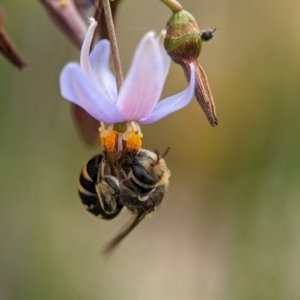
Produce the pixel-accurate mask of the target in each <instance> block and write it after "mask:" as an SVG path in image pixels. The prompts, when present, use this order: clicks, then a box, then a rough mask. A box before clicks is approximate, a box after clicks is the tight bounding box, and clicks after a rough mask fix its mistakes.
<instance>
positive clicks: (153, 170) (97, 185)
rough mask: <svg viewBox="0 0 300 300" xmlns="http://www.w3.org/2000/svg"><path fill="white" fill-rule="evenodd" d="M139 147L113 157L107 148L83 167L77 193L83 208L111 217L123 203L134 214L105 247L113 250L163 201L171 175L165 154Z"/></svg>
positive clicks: (104, 216) (102, 216) (105, 217)
mask: <svg viewBox="0 0 300 300" xmlns="http://www.w3.org/2000/svg"><path fill="white" fill-rule="evenodd" d="M168 151H169V148H168V149H167V150H166V151H165V153H164V154H163V155H159V153H158V152H157V151H154V152H152V151H149V150H146V149H140V150H139V151H138V152H127V153H126V154H124V155H121V157H120V158H119V159H117V160H115V161H114V160H112V159H111V158H110V156H109V153H108V152H107V151H105V150H104V151H103V152H102V154H98V155H96V156H94V157H93V158H91V159H90V160H89V161H88V163H87V164H86V165H85V166H84V168H83V170H82V172H81V174H80V178H79V187H78V192H79V196H80V198H81V201H82V203H83V204H84V206H85V207H86V209H87V210H88V211H89V212H90V213H92V214H94V215H95V216H97V217H100V218H103V219H107V220H110V219H113V218H114V217H116V216H117V215H118V214H119V212H120V211H121V209H122V208H123V207H124V206H125V207H127V208H128V209H129V210H130V211H131V212H133V213H134V214H135V217H134V219H133V221H132V222H131V223H130V224H129V225H128V226H127V227H125V228H124V230H123V231H122V232H121V233H120V234H119V235H117V236H116V237H115V238H114V239H113V240H112V241H111V242H110V243H109V244H108V245H107V247H106V249H105V251H104V252H108V251H110V250H112V249H113V248H114V247H115V246H116V245H117V244H118V243H119V242H120V241H121V240H122V239H123V238H124V237H125V236H126V235H127V234H129V233H130V232H131V231H132V230H133V229H134V227H136V226H137V225H138V224H139V223H140V222H141V221H142V220H143V219H144V217H145V216H146V215H147V214H149V213H151V212H153V211H154V210H155V209H156V208H157V207H158V206H159V204H160V203H161V202H162V200H163V198H164V196H165V192H166V190H167V187H168V184H169V177H170V175H171V173H170V171H169V169H168V167H167V165H166V163H165V160H164V156H165V155H166V154H167V153H168Z"/></svg>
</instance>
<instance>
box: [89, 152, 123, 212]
mask: <svg viewBox="0 0 300 300" xmlns="http://www.w3.org/2000/svg"><path fill="white" fill-rule="evenodd" d="M113 168H114V166H112V165H111V164H110V163H109V162H108V161H107V159H106V158H105V156H104V155H103V158H102V161H101V163H100V164H99V168H98V176H97V183H96V185H95V188H96V192H97V195H98V198H99V201H100V205H101V207H102V209H103V210H104V211H105V212H106V213H107V214H111V213H114V212H115V211H116V210H118V198H119V196H120V183H119V179H118V177H116V176H114V175H112V174H115V172H113V171H114V170H113Z"/></svg>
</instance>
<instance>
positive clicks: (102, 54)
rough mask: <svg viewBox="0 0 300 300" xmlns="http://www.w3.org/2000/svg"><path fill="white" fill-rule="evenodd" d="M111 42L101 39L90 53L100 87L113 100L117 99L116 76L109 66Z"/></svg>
mask: <svg viewBox="0 0 300 300" xmlns="http://www.w3.org/2000/svg"><path fill="white" fill-rule="evenodd" d="M109 56H110V44H109V41H107V40H102V41H100V42H99V43H98V44H97V45H96V46H95V48H94V49H93V51H92V53H91V54H90V64H91V67H92V69H93V72H94V76H95V77H96V80H97V83H98V85H99V88H100V89H101V90H102V92H103V94H104V95H105V96H106V97H107V98H108V99H110V100H111V101H112V102H115V101H116V100H117V86H116V79H115V76H114V75H113V74H112V72H111V71H110V68H109Z"/></svg>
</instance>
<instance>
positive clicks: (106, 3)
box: [102, 0, 124, 92]
mask: <svg viewBox="0 0 300 300" xmlns="http://www.w3.org/2000/svg"><path fill="white" fill-rule="evenodd" d="M102 2H103V9H104V14H105V20H106V24H107V31H108V35H109V40H110V45H111V54H112V57H113V63H114V68H115V72H116V80H117V90H118V92H119V91H120V88H121V86H122V84H123V82H124V79H123V72H122V66H121V61H120V56H119V50H118V44H117V39H116V33H115V27H114V22H113V18H112V14H111V9H110V0H102Z"/></svg>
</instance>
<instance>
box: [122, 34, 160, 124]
mask: <svg viewBox="0 0 300 300" xmlns="http://www.w3.org/2000/svg"><path fill="white" fill-rule="evenodd" d="M164 82H165V71H164V67H163V59H162V55H161V51H160V48H159V44H158V41H157V40H156V38H155V37H154V33H152V32H150V33H148V34H146V35H145V36H144V37H143V39H142V41H141V43H140V44H139V46H138V48H137V50H136V53H135V56H134V59H133V63H132V66H131V68H130V70H129V73H128V75H127V78H126V80H125V82H124V84H123V86H122V88H121V91H120V94H119V97H118V100H117V106H118V108H119V110H120V111H121V112H122V114H123V117H124V119H125V120H126V121H139V120H140V119H141V118H145V117H147V116H148V115H149V114H150V112H151V111H152V110H153V108H154V107H155V105H156V103H157V102H158V100H159V97H160V95H161V92H162V89H163V85H164Z"/></svg>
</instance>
